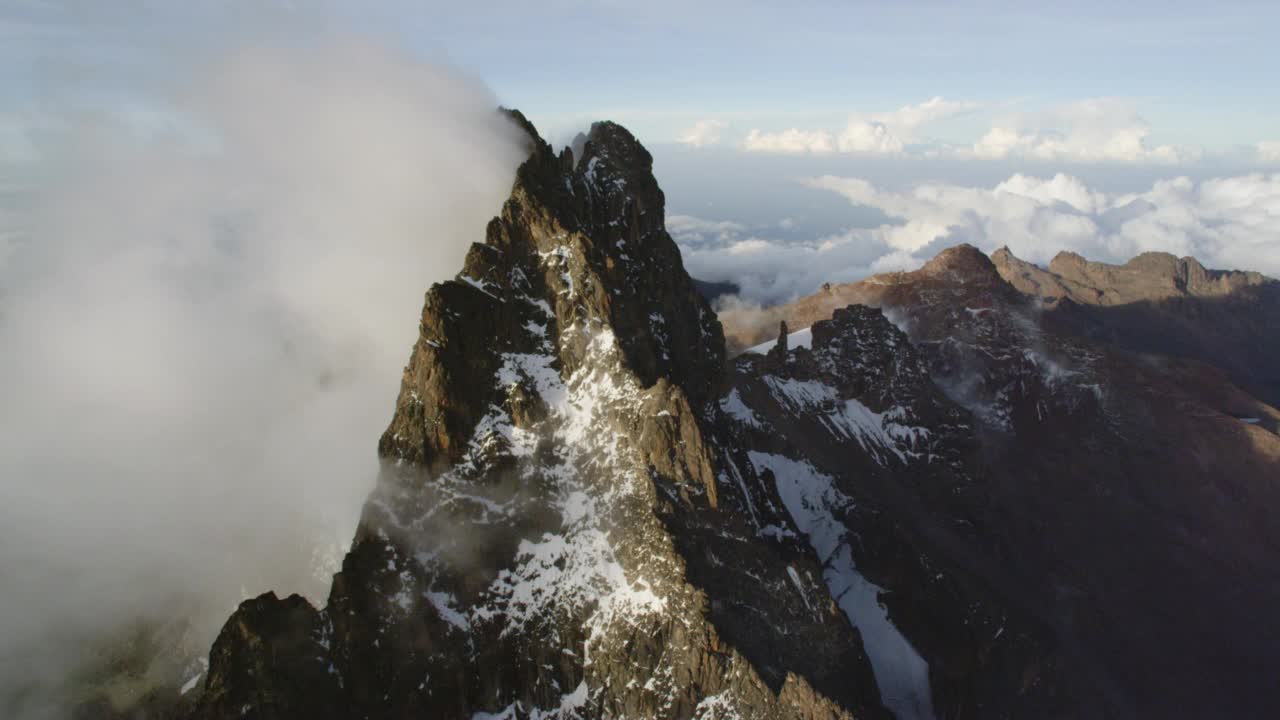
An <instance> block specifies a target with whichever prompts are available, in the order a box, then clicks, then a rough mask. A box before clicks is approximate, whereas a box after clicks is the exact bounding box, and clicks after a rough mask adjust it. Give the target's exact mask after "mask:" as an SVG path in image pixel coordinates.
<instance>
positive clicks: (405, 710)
mask: <svg viewBox="0 0 1280 720" xmlns="http://www.w3.org/2000/svg"><path fill="white" fill-rule="evenodd" d="M512 117H513V119H514V120H515V121H516V122H518V123H520V124H521V125H522V126H523V127H524V128H525V130H526V131H527V134H528V150H529V157H528V159H527V160H526V161H525V163H524V164H523V165H522V166H521V167H520V169H519V171H518V172H517V176H516V179H515V182H514V185H513V188H512V192H511V196H510V198H509V199H508V200H507V202H506V203H505V205H504V206H503V207H502V208H501V212H500V213H499V215H498V216H497V217H495V218H494V219H493V220H492V221H491V222H490V223H489V225H488V228H487V229H486V230H485V231H484V233H483V239H484V242H483V243H477V244H475V245H473V246H472V248H471V250H470V252H469V254H468V255H467V258H466V262H465V264H464V267H463V268H462V271H461V272H460V273H459V274H458V276H457V277H456V279H454V280H451V281H448V282H444V283H441V284H439V285H436V286H434V287H432V288H431V289H430V291H429V292H428V293H427V297H426V304H425V307H424V308H423V312H422V317H421V322H420V325H419V331H420V332H419V337H418V340H417V343H416V345H415V346H414V349H413V352H412V354H411V356H410V358H409V362H408V365H407V366H406V369H405V373H404V376H403V379H402V384H401V390H400V396H399V399H398V402H397V405H396V410H395V413H394V416H393V418H392V419H391V422H390V425H389V427H388V429H387V431H386V433H385V434H384V435H383V436H382V438H381V440H380V442H379V443H378V450H379V454H380V456H381V457H382V460H383V472H382V476H381V478H380V481H379V484H378V487H377V489H376V490H375V491H374V492H373V494H372V495H371V496H370V497H369V499H368V501H367V503H366V505H365V507H364V512H363V516H362V520H361V523H360V528H359V530H358V532H357V534H356V537H355V539H354V542H353V544H352V546H351V550H350V552H349V553H348V554H347V556H346V558H345V560H344V562H343V565H342V571H341V572H340V573H339V574H338V575H336V576H335V577H334V580H333V586H332V590H331V592H330V595H329V600H328V603H327V604H326V605H325V606H324V607H320V608H317V607H313V606H312V605H311V604H309V603H308V602H307V601H306V600H304V599H303V598H301V597H298V596H292V597H288V598H283V599H282V598H279V597H276V596H275V595H273V594H266V595H263V596H261V597H258V598H254V599H251V600H247V601H245V602H244V603H243V604H242V605H241V606H240V608H239V609H238V610H237V611H236V613H235V614H234V615H233V616H232V617H231V618H230V619H229V620H228V621H227V623H226V625H225V627H224V628H223V630H222V632H221V634H220V636H219V637H218V639H217V641H216V643H215V644H214V646H213V648H212V652H211V654H210V657H209V663H208V670H207V673H201V674H199V675H198V676H195V677H192V678H191V680H190V682H189V683H188V686H187V688H186V692H185V693H183V692H181V690H182V689H181V688H174V689H173V690H172V692H171V693H170V694H169V695H167V696H165V697H162V698H160V699H158V700H156V701H155V702H153V703H152V704H151V705H149V706H148V707H149V711H150V712H151V713H152V714H151V716H153V717H154V716H155V715H156V714H159V715H162V716H164V715H169V716H175V717H191V718H231V717H245V718H354V717H364V718H407V717H433V718H468V719H471V718H476V719H478V718H541V719H547V718H565V719H567V718H604V717H646V718H682V719H683V718H699V719H701V720H710V719H712V718H805V719H816V718H889V717H896V718H904V719H905V718H1002V717H1035V718H1075V717H1091V718H1092V717H1098V718H1101V717H1114V718H1130V717H1180V718H1186V717H1233V718H1247V717H1265V716H1269V715H1270V714H1271V713H1273V712H1274V709H1275V708H1277V707H1280V683H1277V678H1280V622H1277V619H1278V618H1280V610H1278V609H1277V608H1280V513H1277V512H1276V511H1275V510H1276V508H1280V435H1278V434H1277V433H1280V411H1277V410H1276V409H1275V407H1273V404H1275V403H1277V402H1280V362H1278V361H1280V356H1278V355H1277V353H1278V352H1280V350H1277V338H1280V326H1278V325H1277V318H1278V317H1280V303H1278V302H1277V292H1278V291H1277V283H1275V282H1274V281H1272V280H1269V279H1267V278H1264V277H1262V276H1260V275H1257V274H1255V273H1234V272H1231V273H1224V272H1217V271H1209V270H1205V269H1204V268H1202V267H1201V266H1200V265H1199V264H1198V263H1196V262H1195V261H1194V260H1193V259H1190V258H1184V259H1177V258H1174V257H1172V256H1168V255H1160V254H1147V255H1143V256H1140V257H1138V258H1135V259H1134V260H1133V261H1131V262H1129V263H1128V264H1126V265H1122V266H1111V265H1103V264H1099V263H1090V262H1088V261H1085V260H1083V259H1082V258H1079V257H1078V256H1072V255H1060V256H1059V257H1058V258H1056V259H1055V260H1054V261H1053V263H1051V264H1050V266H1049V267H1048V268H1047V269H1046V268H1040V267H1037V266H1035V265H1031V264H1029V263H1025V262H1023V261H1021V260H1018V259H1017V258H1015V257H1013V255H1012V254H1010V253H1009V252H1008V251H1007V250H1000V251H998V252H996V253H994V254H993V256H991V257H988V256H987V255H985V254H983V253H982V252H980V251H979V250H977V249H975V248H973V247H969V246H959V247H954V248H950V249H948V250H945V251H943V252H942V253H940V254H939V255H938V256H937V257H935V258H934V259H933V260H932V261H930V262H929V263H928V264H927V265H925V266H924V267H923V268H921V269H920V270H917V271H914V272H906V273H890V274H885V275H877V276H874V277H871V278H867V279H866V280H863V281H860V282H857V283H852V284H847V285H832V286H827V287H825V288H824V289H823V290H822V291H820V292H819V293H817V294H815V295H813V296H810V297H806V298H803V299H801V300H798V301H796V302H794V303H791V304H788V305H785V306H779V307H774V308H768V309H766V310H764V311H762V312H761V313H760V314H759V316H757V317H754V318H752V321H751V322H743V323H742V324H741V325H739V326H722V324H721V320H720V319H718V318H717V316H716V314H715V313H714V312H713V311H712V310H711V307H710V305H709V304H708V301H707V299H706V298H705V297H704V294H708V293H709V294H712V295H714V294H715V293H716V292H728V291H731V290H732V289H731V288H710V290H709V289H708V288H707V287H706V286H700V285H699V283H697V282H696V281H694V280H692V279H691V278H690V277H689V276H688V274H687V273H686V272H685V270H684V267H683V264H682V262H681V258H680V253H679V251H678V249H677V247H676V245H675V244H674V243H673V242H672V240H671V238H670V236H669V235H668V234H667V232H666V230H665V227H664V198H663V195H662V192H661V190H660V189H659V188H658V185H657V183H656V181H655V180H654V177H653V174H652V159H651V157H650V155H649V153H648V152H647V151H646V150H645V149H644V148H643V147H642V146H641V145H640V144H639V143H638V142H637V141H636V140H635V138H633V137H632V136H631V134H630V133H628V132H627V131H626V130H625V129H623V128H621V127H619V126H617V125H614V124H612V123H597V124H595V125H593V126H592V128H591V130H590V132H589V133H588V134H587V135H586V136H585V138H582V139H580V141H579V142H578V143H575V145H574V147H575V148H579V151H578V152H575V151H572V150H568V149H566V150H564V151H562V152H560V153H559V154H556V153H555V152H554V151H553V150H552V148H551V147H550V146H549V145H548V144H547V143H545V142H543V141H542V140H541V139H540V138H539V137H538V135H537V133H536V132H535V130H534V128H533V127H532V126H531V125H530V124H529V123H528V122H527V121H526V120H525V119H524V118H523V116H521V115H520V114H519V113H512ZM477 237H478V238H479V237H481V229H480V228H477ZM126 714H127V711H126Z"/></svg>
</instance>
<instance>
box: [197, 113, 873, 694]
mask: <svg viewBox="0 0 1280 720" xmlns="http://www.w3.org/2000/svg"><path fill="white" fill-rule="evenodd" d="M513 117H514V119H515V121H517V122H519V123H521V124H522V125H523V126H524V127H525V128H526V130H527V131H528V132H529V137H530V156H529V159H528V160H527V161H526V162H525V163H524V164H523V165H522V166H521V167H520V169H519V171H518V173H517V177H516V180H515V184H514V187H513V189H512V193H511V197H510V199H509V200H508V201H507V203H506V204H505V206H504V207H503V209H502V213H501V215H499V216H498V217H497V218H495V219H494V220H493V221H492V222H491V223H490V224H489V227H488V230H487V233H486V238H485V243H484V244H478V245H475V246H473V247H472V249H471V251H470V253H469V254H468V256H467V259H466V263H465V266H464V268H463V271H462V273H460V274H459V275H458V277H457V279H456V280H453V281H450V282H446V283H442V284H440V285H437V286H435V287H433V288H432V289H431V290H430V291H429V292H428V293H427V297H426V302H425V306H424V310H423V315H422V321H421V325H420V337H419V339H418V341H417V343H416V344H415V346H414V348H413V351H412V354H411V357H410V361H409V364H408V366H407V367H406V370H405V375H404V379H403V383H402V387H401V393H400V397H399V400H398V401H397V406H396V412H395V416H394V418H393V419H392V421H391V423H390V426H389V427H388V429H387V431H386V433H385V434H384V435H383V437H382V440H381V442H380V443H379V451H380V454H381V455H382V457H383V458H384V462H385V471H384V473H383V477H382V478H381V480H380V482H379V487H378V489H377V490H376V491H375V492H374V493H373V495H372V496H371V497H370V499H369V501H368V504H367V506H366V508H365V512H364V515H363V518H362V521H361V525H360V530H359V533H358V535H357V537H356V539H355V542H354V543H353V546H352V549H351V551H350V553H349V554H348V555H347V557H346V559H345V561H344V563H343V568H342V572H341V573H340V574H338V575H337V576H336V577H335V578H334V583H333V588H332V591H331V594H330V597H329V602H328V604H327V606H326V607H324V608H321V609H318V610H313V609H310V608H307V607H304V606H302V605H299V604H298V603H297V602H295V601H294V600H293V599H290V600H288V601H283V602H282V601H277V600H275V599H274V598H272V597H269V596H267V597H263V598H258V599H256V600H253V601H249V602H246V603H245V604H244V605H242V606H241V608H240V610H239V611H238V612H237V613H236V614H235V615H234V616H233V617H232V618H231V619H230V620H229V621H228V623H227V626H226V628H224V630H223V633H222V635H221V637H220V638H219V640H218V644H217V645H216V646H215V651H214V653H213V655H212V657H211V666H210V670H209V676H208V678H207V680H206V681H205V685H204V688H203V694H202V698H201V701H200V705H199V711H198V713H197V714H198V715H199V716H200V717H227V716H232V715H237V716H239V715H243V716H246V717H313V718H314V717H352V716H361V717H407V716H414V717H418V716H422V715H423V714H429V715H431V716H433V717H444V718H448V717H458V718H470V717H472V716H477V717H479V716H481V714H483V713H491V714H493V715H495V716H500V717H521V718H523V717H541V718H550V717H562V718H569V717H671V718H688V717H699V718H712V717H717V718H718V717H729V716H741V717H771V718H772V717H794V718H839V717H851V716H856V717H885V716H887V714H886V712H885V710H884V708H883V705H882V703H881V697H880V694H879V692H878V689H877V685H876V680H875V678H874V676H873V673H872V668H871V665H870V663H869V662H868V661H867V658H866V654H865V652H864V650H863V644H862V641H861V639H860V636H859V633H858V632H857V630H855V628H854V626H853V625H852V624H851V623H850V622H849V620H848V618H847V616H846V615H845V614H844V613H842V612H840V610H839V609H838V608H837V607H836V604H835V603H834V602H833V600H832V598H831V596H830V595H829V593H828V591H827V589H826V586H825V585H824V584H823V582H822V567H821V564H820V561H819V559H818V558H817V557H816V556H815V554H814V552H813V550H812V548H811V547H810V546H809V545H808V544H807V543H805V542H803V541H801V540H800V539H799V535H798V532H797V531H796V530H795V528H794V526H793V522H792V521H791V520H790V518H789V517H787V516H786V515H783V514H777V513H775V515H774V516H771V522H772V523H773V524H774V526H776V527H778V528H780V529H781V530H785V532H782V531H781V530H780V533H781V534H779V535H777V536H765V535H761V534H759V532H758V527H757V525H756V524H755V523H754V522H753V520H752V519H751V518H750V516H748V515H747V514H744V513H743V512H740V510H741V509H742V508H744V507H746V506H747V505H748V504H750V503H753V502H760V501H761V498H764V497H772V494H771V491H766V490H761V489H759V488H757V489H756V490H757V492H762V493H764V494H763V495H760V496H758V497H752V498H748V497H747V496H746V495H744V494H743V493H744V492H747V491H748V490H747V488H746V486H745V485H741V484H738V483H729V482H726V478H728V477H729V476H730V474H732V473H733V472H734V471H733V470H731V469H729V468H730V467H731V465H732V463H733V462H734V460H733V458H732V457H731V449H730V448H726V447H725V445H724V444H723V443H722V442H721V441H720V439H719V438H718V437H717V435H716V434H717V432H719V424H718V421H717V419H718V417H719V413H720V410H719V405H718V398H719V394H720V390H721V384H722V382H723V380H724V376H723V366H724V344H723V338H722V335H721V329H720V325H719V323H718V322H717V320H716V318H715V315H714V314H713V313H712V312H711V311H710V309H709V307H708V305H707V303H706V301H705V300H704V299H703V298H702V296H700V295H699V294H698V292H697V291H696V288H695V286H694V283H693V282H692V281H691V280H690V278H689V277H688V275H687V274H686V273H685V272H684V269H683V267H682V264H681V261H680V255H679V252H678V250H677V248H676V246H675V244H674V243H673V242H672V240H671V238H670V237H669V236H668V235H667V233H666V231H665V229H664V224H663V196H662V193H661V191H660V190H659V189H658V187H657V184H656V183H655V181H654V179H653V175H652V172H651V166H652V160H651V158H650V156H649V154H648V153H647V152H646V151H645V150H644V148H643V147H641V146H640V144H639V143H637V142H636V141H635V139H634V138H633V137H631V135H630V134H629V133H627V132H626V131H625V130H623V129H622V128H620V127H618V126H616V125H613V124H610V123H598V124H596V125H594V126H592V128H591V131H590V133H589V134H587V135H586V137H585V138H584V139H583V141H582V142H581V143H580V144H579V146H580V156H578V157H575V154H574V152H573V151H572V150H568V149H566V150H565V151H563V152H562V153H560V154H559V155H556V154H553V152H552V150H551V148H550V147H549V146H547V145H546V144H545V143H543V142H542V141H541V140H540V139H538V138H537V136H536V134H534V133H533V131H532V128H531V127H530V126H529V125H528V124H527V122H524V120H523V118H522V117H520V116H518V115H513ZM769 502H770V504H771V506H772V507H774V508H779V507H781V502H780V501H779V500H777V499H776V498H775V499H771V500H770V501H769Z"/></svg>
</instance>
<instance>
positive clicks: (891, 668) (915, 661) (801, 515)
mask: <svg viewBox="0 0 1280 720" xmlns="http://www.w3.org/2000/svg"><path fill="white" fill-rule="evenodd" d="M750 456H751V463H752V464H753V465H754V466H755V467H756V470H757V472H763V471H765V470H769V471H771V472H772V473H773V476H774V478H775V479H776V481H777V486H778V495H779V496H780V497H781V498H782V502H783V504H784V505H786V507H787V511H788V512H789V513H790V514H791V518H792V520H794V521H795V523H796V526H797V527H798V528H799V529H800V531H801V532H802V533H804V534H805V535H806V536H808V538H809V544H810V545H812V546H813V549H814V551H816V552H817V553H818V558H819V560H821V561H822V565H823V579H824V580H826V583H827V587H828V588H829V589H830V590H831V596H832V597H834V598H835V599H836V602H837V603H838V604H839V605H840V609H841V610H843V611H844V613H845V614H846V615H847V616H848V617H849V622H850V623H852V624H853V625H854V627H856V628H858V632H859V633H860V634H861V635H862V641H863V645H864V646H865V647H866V651H867V657H868V658H869V659H870V660H871V669H872V671H873V673H874V674H875V677H876V684H877V685H878V686H879V687H880V693H881V695H882V696H883V700H884V704H885V705H886V706H888V708H889V709H890V710H892V711H893V713H894V715H895V716H896V717H897V718H898V720H929V719H931V718H933V701H932V695H931V691H930V688H929V665H928V663H926V662H925V660H924V658H922V657H920V654H919V653H918V652H916V650H915V648H914V647H912V646H911V643H910V642H909V641H908V640H907V638H906V637H905V636H903V634H902V633H901V632H900V631H899V630H898V628H896V627H895V626H894V625H893V623H892V622H891V621H890V620H889V613H888V610H887V609H886V608H885V607H884V606H883V605H881V604H880V601H879V595H880V593H881V592H883V590H882V589H881V588H880V587H878V586H877V585H875V584H874V583H872V582H871V581H869V580H867V579H866V578H865V577H863V576H862V574H861V573H859V572H858V570H857V567H856V566H855V565H854V562H853V552H852V549H851V548H850V546H849V540H848V537H849V529H848V528H847V527H845V525H844V524H843V523H842V522H840V521H839V520H837V519H836V516H835V514H834V513H835V512H836V511H839V510H840V509H843V508H847V507H849V506H850V505H851V504H852V502H853V501H852V500H851V499H850V498H849V497H848V496H846V495H845V494H843V493H841V492H840V491H839V490H838V489H837V488H836V487H835V484H834V481H833V480H832V478H831V477H830V476H827V475H824V474H822V473H820V472H818V471H817V470H816V469H814V467H813V466H812V465H810V464H809V463H807V462H798V461H796V460H792V459H790V458H787V457H784V456H782V455H772V454H768V453H760V452H754V451H753V452H751V453H750Z"/></svg>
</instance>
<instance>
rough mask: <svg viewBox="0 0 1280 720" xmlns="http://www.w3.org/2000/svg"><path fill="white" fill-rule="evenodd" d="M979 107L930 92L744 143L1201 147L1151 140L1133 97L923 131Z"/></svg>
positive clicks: (891, 149) (1031, 154)
mask: <svg viewBox="0 0 1280 720" xmlns="http://www.w3.org/2000/svg"><path fill="white" fill-rule="evenodd" d="M980 107H981V106H980V105H978V104H977V103H972V102H960V101H953V100H946V99H944V98H941V97H935V98H932V99H930V100H927V101H925V102H923V103H920V104H918V105H907V106H904V107H902V108H899V109H898V110H894V111H891V112H877V113H854V114H853V115H850V116H849V119H848V122H847V123H846V124H845V126H844V128H842V129H840V130H836V131H829V130H826V129H814V130H805V129H801V128H790V129H788V130H784V131H781V132H774V133H767V132H763V131H760V130H752V131H751V133H750V134H749V135H748V137H747V141H746V142H745V143H744V144H743V149H745V150H747V151H749V152H773V153H831V152H837V151H838V152H842V153H864V154H877V155H899V154H907V155H920V156H937V155H950V156H953V157H960V158H975V159H983V160H1005V159H1024V160H1036V161H1043V162H1068V163H1146V164H1166V165H1171V164H1179V163H1187V162H1194V161H1196V160H1199V159H1200V157H1201V156H1202V155H1203V152H1202V151H1201V150H1200V149H1199V148H1193V147H1181V146H1175V145H1169V144H1153V143H1152V142H1151V141H1150V136H1151V126H1150V125H1149V124H1148V123H1147V122H1146V121H1145V120H1144V119H1143V118H1142V117H1141V116H1140V115H1138V113H1137V110H1136V109H1135V107H1134V106H1133V104H1132V103H1130V102H1127V101H1125V100H1121V99H1116V98H1095V99H1090V100H1083V101H1079V102H1075V103H1070V104H1067V105H1062V106H1059V107H1057V108H1053V109H1050V110H1047V111H1044V112H1038V113H1024V114H1020V115H1013V116H1008V117H1004V118H1001V119H999V120H997V121H995V122H993V123H992V124H991V125H990V127H989V128H988V129H987V130H986V132H985V133H984V134H983V135H982V136H981V137H979V138H978V139H977V140H976V141H974V142H973V143H972V144H968V145H959V146H957V145H948V144H944V143H941V142H937V141H933V140H930V139H929V138H928V137H926V136H925V135H924V132H923V130H924V128H926V127H928V126H930V125H932V124H935V123H942V122H945V121H947V120H949V119H952V118H955V117H958V116H961V115H966V114H970V113H973V112H976V111H977V110H979V109H980ZM1258 151H1259V156H1260V157H1261V158H1263V159H1264V160H1265V158H1267V157H1273V156H1277V155H1280V149H1277V148H1276V147H1275V145H1274V144H1272V143H1262V144H1260V145H1259V146H1258Z"/></svg>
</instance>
